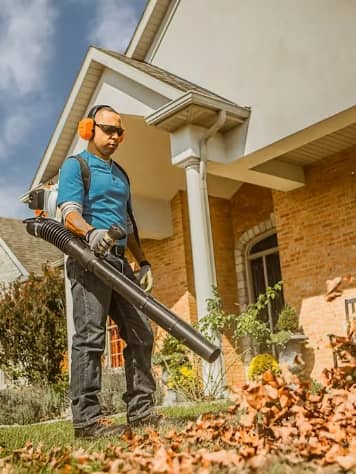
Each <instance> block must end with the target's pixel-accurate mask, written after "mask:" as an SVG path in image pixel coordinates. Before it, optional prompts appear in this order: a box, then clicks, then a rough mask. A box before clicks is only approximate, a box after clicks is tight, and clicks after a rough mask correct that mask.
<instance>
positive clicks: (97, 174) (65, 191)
mask: <svg viewBox="0 0 356 474" xmlns="http://www.w3.org/2000/svg"><path fill="white" fill-rule="evenodd" d="M80 155H81V156H82V157H83V158H84V159H85V160H86V161H87V163H88V166H89V168H90V187H89V192H88V193H87V194H85V191H84V184H83V179H82V174H81V170H80V164H79V162H78V160H76V159H75V158H73V159H71V158H70V157H69V158H67V159H66V160H65V162H64V163H63V166H62V168H61V171H60V175H59V186H58V198H57V205H58V206H60V205H61V204H63V203H64V202H68V201H72V202H77V203H79V204H80V205H82V207H83V217H84V219H85V220H86V221H87V222H88V224H91V225H92V226H94V227H96V228H97V229H108V228H109V227H110V226H111V225H112V224H114V225H120V226H121V227H123V228H124V229H125V231H126V233H127V219H128V217H127V202H128V200H129V197H130V189H129V183H128V182H127V179H126V177H125V176H124V174H123V173H122V171H121V170H120V169H119V168H118V167H117V166H116V165H115V163H114V162H113V161H112V160H103V159H101V158H98V157H97V156H95V155H92V154H91V153H89V152H88V151H87V150H85V151H83V152H81V153H80ZM120 245H126V239H124V240H122V241H120Z"/></svg>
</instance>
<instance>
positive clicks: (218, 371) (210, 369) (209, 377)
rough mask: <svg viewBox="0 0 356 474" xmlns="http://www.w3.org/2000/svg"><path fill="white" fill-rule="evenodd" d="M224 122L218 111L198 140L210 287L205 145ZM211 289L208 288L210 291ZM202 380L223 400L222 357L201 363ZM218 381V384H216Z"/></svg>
mask: <svg viewBox="0 0 356 474" xmlns="http://www.w3.org/2000/svg"><path fill="white" fill-rule="evenodd" d="M225 121H226V112H225V111H224V110H220V111H219V113H218V117H217V119H216V121H215V123H214V124H213V125H212V126H211V127H210V128H209V129H208V130H207V131H206V132H205V133H204V135H203V136H202V138H201V140H200V164H199V177H200V194H201V202H202V207H203V209H202V211H203V222H204V232H205V233H206V234H207V235H206V237H207V242H208V254H209V262H208V266H209V272H210V282H211V285H212V286H216V285H217V280H216V269H215V257H214V245H213V236H212V231H211V222H210V210H209V199H208V187H207V180H206V177H207V159H208V156H207V155H208V153H207V144H208V141H209V139H210V138H211V137H212V136H213V135H215V134H216V133H217V132H218V131H219V130H220V129H221V127H222V126H223V125H224V123H225ZM211 289H212V288H210V290H211ZM204 303H205V302H204ZM211 335H212V336H213V337H214V339H216V340H214V343H215V344H217V345H218V346H219V347H220V346H221V340H220V338H219V336H218V335H214V334H211ZM203 380H204V385H205V392H206V394H208V395H210V394H212V393H215V396H216V397H217V398H225V397H226V393H225V389H224V387H225V369H224V363H223V358H222V356H220V357H219V359H217V360H216V361H215V362H214V364H212V365H211V366H208V364H206V363H205V362H204V361H203ZM216 381H218V382H216ZM216 383H217V385H216Z"/></svg>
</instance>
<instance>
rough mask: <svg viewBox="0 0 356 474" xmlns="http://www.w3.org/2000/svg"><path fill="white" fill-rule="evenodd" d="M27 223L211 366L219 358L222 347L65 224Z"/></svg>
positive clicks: (32, 231)
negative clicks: (94, 250) (91, 247)
mask: <svg viewBox="0 0 356 474" xmlns="http://www.w3.org/2000/svg"><path fill="white" fill-rule="evenodd" d="M24 223H25V224H26V230H27V232H28V233H29V234H31V235H33V236H35V237H40V238H42V239H44V240H46V241H47V242H50V243H51V244H53V245H54V246H56V247H57V248H58V249H59V250H61V251H62V252H63V253H65V254H66V255H69V256H70V257H72V258H74V259H75V260H76V261H77V262H78V263H79V264H80V265H82V266H83V267H84V268H85V269H86V270H87V271H89V272H92V273H93V274H94V275H95V276H96V277H97V278H99V279H100V280H101V281H103V282H104V283H105V284H106V285H107V286H109V287H110V288H112V289H113V290H114V291H116V292H117V293H119V294H120V295H121V296H123V297H124V298H125V299H126V300H127V301H128V302H129V303H131V304H133V305H134V306H135V307H136V308H137V309H139V310H140V311H142V312H143V313H144V314H146V316H147V317H149V318H150V319H151V320H152V321H154V322H155V323H157V324H158V325H159V326H160V327H161V328H163V329H164V330H165V331H167V332H168V333H170V334H171V335H172V336H174V337H175V338H177V339H178V340H179V341H181V342H182V343H183V344H185V345H186V346H187V347H188V348H189V349H191V350H192V351H193V352H195V353H196V354H197V355H199V356H200V357H202V358H203V359H204V360H206V361H207V362H210V363H211V362H214V361H215V360H216V359H217V358H218V357H219V355H220V348H219V347H217V346H215V345H214V344H212V343H211V342H210V341H208V340H207V339H205V338H204V337H203V336H202V334H200V333H199V332H198V331H196V330H195V329H194V328H193V327H192V326H191V325H189V324H188V323H187V322H185V321H184V320H182V319H181V318H179V317H178V316H177V315H176V314H175V313H173V312H172V311H171V310H169V309H168V308H166V307H165V306H164V305H163V304H162V303H160V302H159V301H157V300H156V299H155V298H153V297H152V296H151V295H150V294H148V293H146V292H145V291H144V290H143V289H142V288H140V287H139V286H138V285H136V284H135V283H134V282H132V281H131V280H130V279H129V278H127V277H126V276H125V275H124V274H123V273H121V272H120V271H119V270H117V269H116V268H115V267H113V266H112V265H111V264H110V263H109V262H107V261H105V260H104V259H103V258H100V257H99V256H96V255H95V254H94V253H93V252H92V251H91V250H90V249H89V247H88V246H87V245H86V243H85V242H84V241H83V240H82V239H80V238H78V237H76V236H74V235H73V234H72V233H71V232H70V231H69V230H67V229H65V227H64V226H63V225H62V224H60V223H59V222H57V221H55V220H53V219H48V218H43V217H35V218H30V219H25V220H24Z"/></svg>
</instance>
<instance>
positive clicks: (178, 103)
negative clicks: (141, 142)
mask: <svg viewBox="0 0 356 474" xmlns="http://www.w3.org/2000/svg"><path fill="white" fill-rule="evenodd" d="M191 104H195V105H201V106H203V107H207V108H211V109H213V110H224V111H226V112H227V113H229V114H231V115H233V116H234V119H235V120H236V121H237V122H239V123H243V122H244V121H245V120H246V119H247V118H248V117H249V115H250V111H249V109H247V108H244V107H240V106H239V105H234V104H229V103H228V102H226V100H224V99H221V100H220V99H218V98H212V97H211V96H208V95H205V94H203V93H202V92H196V91H188V92H186V93H184V94H183V95H180V96H179V97H178V98H177V99H176V100H172V101H171V102H169V103H168V104H166V105H164V106H163V107H160V108H159V109H157V110H155V111H154V112H153V113H152V114H150V115H147V116H146V117H145V122H146V123H147V124H148V125H156V126H157V125H159V124H160V123H161V122H162V121H163V120H166V119H167V118H169V117H171V116H172V115H175V114H177V113H178V112H179V111H180V110H182V109H184V108H185V107H187V106H188V105H191Z"/></svg>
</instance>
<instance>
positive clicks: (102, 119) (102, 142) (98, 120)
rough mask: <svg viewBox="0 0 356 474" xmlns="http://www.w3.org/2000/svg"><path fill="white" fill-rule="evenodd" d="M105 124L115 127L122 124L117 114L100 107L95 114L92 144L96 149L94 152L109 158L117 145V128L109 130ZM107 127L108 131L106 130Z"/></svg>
mask: <svg viewBox="0 0 356 474" xmlns="http://www.w3.org/2000/svg"><path fill="white" fill-rule="evenodd" d="M103 125H104V127H103ZM105 125H109V126H113V127H116V128H119V127H121V126H122V124H121V120H120V117H119V115H118V114H116V113H115V112H112V111H111V110H107V109H101V110H99V111H98V112H97V114H96V115H95V129H94V138H93V140H92V144H93V145H94V146H95V148H96V150H97V153H96V154H98V155H99V156H102V157H103V158H109V157H110V156H111V155H112V154H113V153H114V152H115V150H116V148H117V147H118V145H119V138H120V137H119V134H118V131H117V130H115V131H113V130H110V127H105ZM108 128H109V131H108V130H107V129H108Z"/></svg>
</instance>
